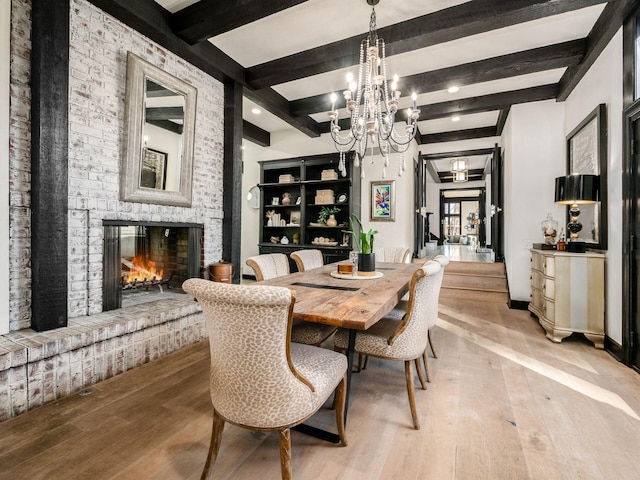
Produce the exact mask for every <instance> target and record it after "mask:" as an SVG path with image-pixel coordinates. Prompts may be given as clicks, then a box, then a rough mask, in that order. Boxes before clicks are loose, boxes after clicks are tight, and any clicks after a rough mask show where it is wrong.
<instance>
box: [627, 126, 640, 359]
mask: <svg viewBox="0 0 640 480" xmlns="http://www.w3.org/2000/svg"><path fill="white" fill-rule="evenodd" d="M631 136H632V138H631V139H629V140H630V153H631V169H630V172H629V173H630V176H631V189H630V193H631V199H632V202H631V209H632V225H631V228H630V230H631V232H630V235H631V237H630V240H629V258H630V260H631V265H630V267H631V268H630V271H629V276H630V285H629V290H630V298H629V314H630V316H631V331H630V333H631V342H630V343H631V364H632V365H633V366H634V367H635V368H636V369H638V370H640V345H639V343H640V342H639V341H638V340H639V338H638V332H640V312H638V295H640V268H639V267H640V249H639V248H638V239H639V238H640V114H639V115H638V116H637V117H636V118H635V120H633V123H632V127H631Z"/></svg>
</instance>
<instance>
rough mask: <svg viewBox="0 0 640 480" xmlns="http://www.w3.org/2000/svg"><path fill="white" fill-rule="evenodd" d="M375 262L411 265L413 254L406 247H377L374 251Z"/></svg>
mask: <svg viewBox="0 0 640 480" xmlns="http://www.w3.org/2000/svg"><path fill="white" fill-rule="evenodd" d="M374 253H375V254H376V262H388V263H411V258H412V257H413V253H412V252H411V250H409V249H408V248H406V247H378V248H376V249H374Z"/></svg>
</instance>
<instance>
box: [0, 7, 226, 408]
mask: <svg viewBox="0 0 640 480" xmlns="http://www.w3.org/2000/svg"><path fill="white" fill-rule="evenodd" d="M31 18H32V16H31V0H12V2H11V25H12V27H11V62H10V63H11V66H10V77H11V78H10V81H11V99H10V100H11V109H12V111H11V115H12V122H11V124H10V126H9V128H10V137H11V139H12V142H11V146H10V154H9V156H10V158H9V163H10V178H11V179H12V182H11V184H10V192H9V193H10V198H9V207H10V213H11V222H12V223H11V231H10V243H9V254H10V258H11V259H12V261H11V263H10V265H9V280H10V282H9V303H10V305H9V310H10V317H9V319H8V322H9V325H8V326H9V328H8V330H9V333H8V334H5V335H1V336H0V421H2V420H5V419H7V418H10V417H13V416H15V415H18V414H20V413H22V412H25V411H27V410H30V409H32V408H35V407H37V406H39V405H43V404H45V403H47V402H51V401H54V400H56V399H58V398H61V397H64V396H65V395H70V394H73V393H74V392H78V391H80V390H83V389H87V388H90V386H91V385H93V384H95V383H97V382H100V381H102V380H105V379H107V378H110V377H112V376H114V375H118V374H120V373H122V372H125V371H127V370H129V369H131V368H134V367H137V366H139V365H142V364H144V363H146V362H149V361H153V360H155V359H157V358H160V357H162V356H165V355H167V354H169V353H171V352H173V351H175V350H178V349H180V348H183V347H185V346H187V345H190V344H193V343H194V342H198V341H201V340H203V339H205V338H206V330H205V328H204V318H203V316H202V313H201V311H200V308H199V307H198V304H197V303H196V302H194V301H193V298H192V297H190V296H189V295H184V294H180V295H178V294H174V292H177V291H178V288H174V285H177V284H179V283H180V279H181V278H182V277H185V278H187V277H190V276H199V274H200V271H201V266H202V265H207V264H209V263H213V262H214V261H216V260H218V259H220V258H222V224H223V217H224V212H223V194H224V185H223V177H224V175H223V174H224V171H223V164H224V161H223V154H224V148H223V145H224V85H223V84H222V83H221V82H219V81H218V80H216V79H215V78H213V77H211V76H210V75H208V74H206V73H205V72H203V71H202V70H200V69H198V68H197V67H195V66H193V65H191V64H189V63H188V62H187V61H185V60H184V59H182V58H180V57H178V56H176V55H175V54H174V53H172V52H170V51H168V50H166V49H165V48H162V47H160V46H158V45H157V44H155V43H154V42H153V41H151V40H150V39H148V38H146V37H145V36H143V35H142V34H140V33H139V32H136V31H134V30H132V29H131V28H130V27H129V26H127V25H125V24H123V23H122V22H119V21H117V20H115V19H114V18H113V17H111V16H110V15H108V14H106V13H105V12H103V11H102V10H100V9H99V8H98V7H96V6H95V5H92V4H90V3H89V2H87V1H86V0H71V1H70V15H69V20H70V38H71V42H70V46H69V69H68V71H69V73H68V74H69V90H68V95H69V98H68V117H69V118H68V127H69V138H68V152H67V154H66V155H65V156H64V158H65V159H66V160H67V169H68V173H67V176H66V177H67V178H68V192H67V195H66V211H67V215H65V218H67V219H68V225H67V249H66V250H67V251H66V254H65V258H64V261H63V262H60V263H62V264H64V266H65V269H64V271H65V272H66V282H64V278H63V280H62V282H61V283H65V285H66V289H67V295H66V306H67V315H66V317H67V319H68V323H67V326H66V327H62V328H55V329H53V330H48V331H42V332H36V331H34V330H33V329H32V328H31V326H32V291H33V286H34V283H35V282H36V281H38V282H40V281H44V282H46V281H47V279H46V278H42V277H41V276H38V277H37V278H36V277H34V276H33V275H32V273H33V270H32V264H31V261H30V260H31V258H32V250H31V245H32V232H33V231H34V225H32V224H31V208H32V205H31V200H32V199H31V195H32V184H31V179H32V177H31V172H32V170H31V167H32V164H31V149H32V145H31V136H30V135H29V131H30V128H31V126H30V109H31V103H30V102H31V98H32V95H31V53H32V52H31V43H30V39H31ZM129 51H131V52H133V53H134V54H136V55H138V56H140V57H142V58H143V59H145V60H146V61H149V62H151V63H153V64H155V65H156V66H159V67H161V68H162V69H164V70H166V71H167V72H169V73H171V74H172V75H174V76H176V77H178V78H180V79H181V80H183V81H186V82H187V83H189V84H191V85H193V86H194V87H196V88H197V90H198V101H197V106H196V118H197V123H196V127H195V145H194V163H193V186H192V205H191V206H190V207H186V206H172V205H157V204H152V203H139V202H125V201H122V200H121V199H120V195H119V185H120V175H121V159H122V154H123V151H124V139H125V131H124V118H125V115H124V112H125V85H126V82H125V80H126V78H125V75H126V56H127V52H129ZM54 185H55V182H54ZM60 195H61V196H64V194H63V193H62V192H60ZM156 227H158V228H156ZM125 228H126V229H127V230H126V231H127V232H129V233H127V237H129V239H131V238H134V239H135V238H139V239H140V241H141V243H142V244H144V242H146V244H147V245H148V246H149V249H150V250H149V255H151V256H152V257H156V259H155V260H154V261H156V262H157V257H158V256H160V257H162V255H160V246H161V245H162V246H164V245H169V244H171V245H172V248H173V247H175V248H176V250H177V252H176V253H172V254H171V255H168V257H170V259H169V260H170V261H169V260H166V259H161V260H160V263H161V264H162V265H161V267H162V268H163V269H167V270H173V273H172V276H171V278H172V280H168V286H170V287H171V288H166V286H165V285H164V284H162V289H163V291H164V294H165V295H161V294H160V289H159V287H154V288H149V289H148V290H147V289H146V286H143V288H142V289H140V290H139V292H135V293H146V295H142V296H145V297H147V299H149V300H150V301H149V302H148V303H138V301H137V300H136V301H135V302H131V305H129V304H128V300H129V298H125V297H128V294H127V295H126V296H125V295H123V293H125V292H124V291H122V285H121V274H122V270H123V267H122V264H123V262H122V260H121V258H122V257H123V255H120V254H117V255H113V253H109V252H108V249H109V244H110V243H112V242H115V233H114V232H115V231H116V230H118V229H125ZM142 230H145V235H144V236H143V235H142ZM167 230H168V232H167ZM131 232H133V233H131ZM147 233H148V234H149V235H148V236H147ZM40 238H41V239H42V238H44V239H46V238H47V237H46V235H45V236H44V237H42V236H41V237H40ZM143 238H144V241H143V240H142V239H143ZM45 241H46V240H45ZM185 250H186V252H185ZM194 252H195V253H194ZM105 255H111V258H112V259H113V258H116V259H117V260H118V263H117V264H116V265H117V266H114V265H111V266H110V267H109V268H110V269H111V270H112V271H113V272H108V271H107V268H106V266H105ZM128 256H129V255H128V254H127V255H125V256H124V257H125V260H126V262H129V261H130V259H128V258H127V257H128ZM152 259H153V258H152ZM126 262H125V263H126ZM165 262H167V263H165ZM171 262H173V263H174V265H171ZM126 269H128V270H131V268H129V267H127V268H126ZM61 271H62V270H61ZM114 272H117V274H113V276H111V274H112V273H114ZM62 276H63V277H64V276H65V273H63V274H62ZM107 276H109V278H111V279H116V280H115V283H118V284H119V290H118V291H117V294H115V293H114V294H113V296H114V297H115V296H120V300H119V301H120V305H122V308H117V309H115V310H111V309H110V308H113V307H110V306H108V305H106V304H105V305H103V301H104V300H105V299H104V288H103V287H104V283H105V281H106V277H107ZM44 285H46V283H44ZM131 290H135V289H131ZM132 293H133V292H132ZM167 293H169V295H166V294H167ZM132 296H135V295H132ZM152 298H153V300H151V299H152ZM41 311H43V310H41ZM47 313H48V312H46V311H45V315H46V314H47Z"/></svg>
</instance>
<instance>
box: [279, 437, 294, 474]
mask: <svg viewBox="0 0 640 480" xmlns="http://www.w3.org/2000/svg"><path fill="white" fill-rule="evenodd" d="M279 437H280V470H281V471H282V480H291V479H292V478H293V472H292V471H291V430H289V429H288V428H287V429H286V430H281V431H280V434H279Z"/></svg>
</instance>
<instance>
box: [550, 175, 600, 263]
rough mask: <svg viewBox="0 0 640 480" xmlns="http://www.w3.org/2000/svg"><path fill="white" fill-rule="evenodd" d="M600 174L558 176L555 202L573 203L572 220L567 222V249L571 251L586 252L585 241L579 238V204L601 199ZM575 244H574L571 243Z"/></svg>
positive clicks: (580, 227) (570, 211)
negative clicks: (568, 235) (568, 236)
mask: <svg viewBox="0 0 640 480" xmlns="http://www.w3.org/2000/svg"><path fill="white" fill-rule="evenodd" d="M599 193H600V176H599V175H583V174H574V175H567V176H566V177H558V178H556V195H555V202H556V203H559V204H562V205H571V208H570V209H569V215H570V216H571V220H570V221H569V223H568V224H567V232H569V234H570V238H569V243H568V244H567V247H568V248H567V250H568V251H570V252H584V251H585V245H584V242H582V241H581V240H578V236H579V234H580V230H582V224H581V223H580V221H579V218H578V217H579V216H580V208H579V207H578V205H582V204H587V203H596V202H597V201H598V200H599ZM571 244H573V245H571Z"/></svg>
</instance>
